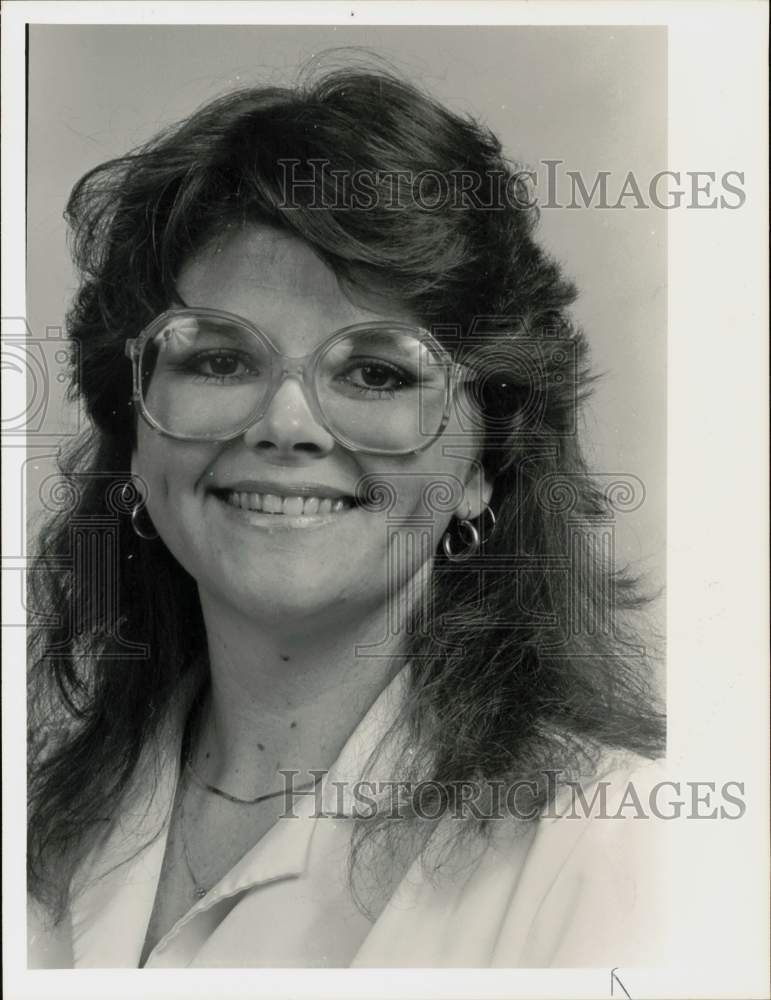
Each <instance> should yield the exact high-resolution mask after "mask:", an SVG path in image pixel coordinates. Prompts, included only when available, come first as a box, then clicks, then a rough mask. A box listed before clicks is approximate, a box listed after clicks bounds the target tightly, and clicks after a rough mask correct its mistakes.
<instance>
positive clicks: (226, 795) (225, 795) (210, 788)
mask: <svg viewBox="0 0 771 1000" xmlns="http://www.w3.org/2000/svg"><path fill="white" fill-rule="evenodd" d="M185 767H186V768H187V769H188V771H189V772H190V775H191V777H192V779H193V781H195V783H196V785H198V787H199V788H203V789H204V791H206V792H211V793H212V794H213V795H219V796H220V798H222V799H227V801H228V802H235V803H236V805H239V806H256V805H257V803H258V802H265V801H266V799H275V798H278V796H279V795H297V794H298V793H299V792H305V791H308V789H310V788H313V787H314V786H315V785H316V784H318V782H319V778H316V780H315V781H313V782H312V783H311V784H310V785H301V786H300V788H293V789H291V790H289V789H286V788H280V789H279V790H278V791H277V792H265V793H264V794H263V795H257V796H255V798H253V799H240V798H238V796H237V795H231V794H230V792H226V791H225V789H224V788H217V786H216V785H210V784H209V783H208V781H204V779H203V778H202V777H201V775H200V774H199V773H198V772H197V771H196V769H195V768H194V767H193V759H192V757H188V758H187V760H186V761H185Z"/></svg>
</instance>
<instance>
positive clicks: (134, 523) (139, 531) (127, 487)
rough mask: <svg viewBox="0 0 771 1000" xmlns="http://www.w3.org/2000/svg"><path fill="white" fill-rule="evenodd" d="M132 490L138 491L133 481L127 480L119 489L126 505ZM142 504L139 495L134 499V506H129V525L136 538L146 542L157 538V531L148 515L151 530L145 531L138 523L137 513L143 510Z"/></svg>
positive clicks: (129, 500)
mask: <svg viewBox="0 0 771 1000" xmlns="http://www.w3.org/2000/svg"><path fill="white" fill-rule="evenodd" d="M132 490H133V491H134V493H137V494H138V492H139V491H138V490H137V488H136V486H134V484H133V482H131V481H129V482H127V483H124V484H123V489H122V490H121V491H120V495H121V499H122V500H123V502H124V503H125V504H126V505H128V504H129V503H130V502H131V491H132ZM144 506H145V505H144V503H143V501H142V498H141V497H140V498H139V499H138V500H137V501H136V503H135V504H134V506H133V507H132V508H131V527H132V528H133V529H134V534H135V535H136V536H137V537H138V538H142V539H143V540H144V541H146V542H151V541H153V539H155V538H158V532H157V531H156V530H155V527H154V526H153V523H152V521H150V520H149V516H148V521H149V523H150V527H151V529H152V530H151V531H147V530H146V529H144V528H143V527H142V525H141V524H140V523H139V515H140V514H141V512H142V510H144Z"/></svg>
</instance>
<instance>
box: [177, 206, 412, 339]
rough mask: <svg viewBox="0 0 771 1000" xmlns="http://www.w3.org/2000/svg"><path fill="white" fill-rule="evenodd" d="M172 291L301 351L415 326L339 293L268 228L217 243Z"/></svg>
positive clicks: (394, 310) (322, 271) (381, 304)
mask: <svg viewBox="0 0 771 1000" xmlns="http://www.w3.org/2000/svg"><path fill="white" fill-rule="evenodd" d="M177 287H178V290H179V293H180V295H181V296H182V299H183V300H184V302H185V303H186V305H188V306H203V307H206V308H210V309H222V310H225V311H226V312H232V313H235V314H236V315H239V316H242V317H244V318H245V319H248V320H249V321H250V322H252V323H254V324H255V325H256V326H258V327H260V328H261V329H263V330H264V331H265V332H266V333H267V334H269V335H272V336H274V337H276V338H277V339H278V340H281V339H283V338H284V337H286V336H291V337H292V338H293V339H294V340H295V342H297V341H302V342H303V343H305V344H306V345H307V343H308V342H309V341H314V340H316V339H318V338H319V337H323V336H325V335H328V334H330V333H332V332H334V331H335V330H339V329H341V328H342V327H344V326H350V325H352V324H354V323H362V322H367V321H368V320H373V319H377V320H379V319H391V320H394V319H398V320H401V321H402V322H409V323H412V324H414V325H419V324H418V323H417V321H416V319H415V318H414V317H413V316H411V315H410V314H409V312H408V311H407V310H405V309H404V308H403V307H401V306H400V305H398V304H397V303H392V302H390V301H386V300H384V299H383V298H382V297H377V296H375V295H370V294H364V293H361V294H359V293H356V294H353V293H352V292H350V291H348V290H346V291H343V289H342V287H341V286H340V283H339V281H338V279H337V276H336V275H335V273H334V271H332V269H331V268H330V267H329V266H328V265H327V264H325V263H324V261H322V260H321V259H320V258H319V257H317V256H316V254H315V253H314V252H313V250H312V249H311V248H310V247H309V246H308V245H307V244H306V243H303V242H302V241H301V240H299V239H297V238H296V237H295V236H292V235H291V234H289V233H284V232H281V231H279V230H276V229H273V228H271V227H269V226H262V225H250V226H244V227H240V228H238V229H231V230H229V231H227V232H226V233H224V234H223V235H221V236H218V237H215V238H214V239H212V240H211V241H210V242H209V243H208V244H207V245H206V246H205V247H203V248H202V249H201V250H200V251H199V252H198V253H197V254H196V255H195V256H194V257H192V258H191V259H190V260H189V261H188V262H187V263H186V264H185V265H184V267H183V268H182V270H181V272H180V276H179V280H178V282H177Z"/></svg>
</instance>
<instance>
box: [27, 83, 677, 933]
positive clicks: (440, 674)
mask: <svg viewBox="0 0 771 1000" xmlns="http://www.w3.org/2000/svg"><path fill="white" fill-rule="evenodd" d="M322 167H323V169H322ZM288 169H289V170H290V171H291V172H292V176H294V177H295V178H297V177H299V178H301V179H303V180H308V179H313V184H311V185H308V184H303V183H299V184H296V185H295V186H294V187H293V188H292V190H288V177H289V176H290V174H289V173H288ZM298 171H299V173H298ZM357 171H358V172H360V174H361V173H362V172H364V173H366V174H367V175H368V177H369V178H370V181H369V187H368V189H367V192H366V194H367V199H366V200H367V204H366V206H365V208H366V210H363V209H362V207H361V206H360V205H356V204H354V203H353V202H352V201H351V200H350V199H347V200H346V199H345V198H344V199H342V201H341V199H340V191H339V178H340V177H343V176H351V175H352V174H353V173H354V172H357ZM459 177H477V178H480V179H484V180H485V181H487V180H490V181H491V183H490V184H489V185H486V186H484V188H479V189H478V190H477V193H476V194H474V193H473V192H470V191H469V190H467V189H464V188H463V185H461V186H460V196H459V197H458V196H457V195H458V190H459V188H458V185H457V184H455V181H456V180H457V179H458V178H459ZM449 181H453V185H454V186H452V192H453V198H452V199H448V198H447V197H446V195H447V192H448V191H449V190H450V187H451V185H450V184H449V183H448V182H449ZM492 182H494V183H492ZM418 185H419V190H418ZM483 190H484V192H485V194H484V195H483V194H482V193H481V192H482V191H483ZM485 199H486V200H485ZM319 201H321V203H322V207H323V210H321V211H320V210H319V209H318V206H319ZM67 218H68V221H69V223H70V226H71V230H72V234H73V256H74V259H75V262H76V264H77V267H78V269H79V272H80V275H81V282H80V287H79V290H78V292H77V295H76V297H75V299H74V302H73V305H72V308H71V311H70V313H69V315H68V333H69V336H70V338H71V339H72V341H73V342H74V343H75V344H77V345H78V350H79V357H78V360H77V363H76V364H73V368H72V384H71V394H72V395H73V396H74V395H79V396H80V397H81V398H82V400H83V402H84V404H85V407H86V409H87V413H88V415H89V417H90V420H91V423H92V427H91V428H90V429H89V431H88V432H87V434H86V435H85V436H84V437H83V438H82V439H81V440H80V441H79V442H78V443H77V445H76V447H74V448H72V449H71V450H70V451H69V452H68V453H66V454H63V455H62V456H60V470H61V473H62V475H63V476H64V479H65V482H66V483H68V484H69V485H70V486H71V487H72V490H71V492H72V497H73V500H72V504H71V505H70V507H69V508H68V509H67V510H63V511H61V512H60V513H59V514H58V515H56V516H54V517H52V518H51V519H50V521H49V522H48V523H47V525H46V526H45V527H44V529H43V530H42V531H41V533H40V536H39V539H38V545H37V552H36V562H35V564H34V566H33V572H32V573H31V574H30V580H31V590H32V593H31V598H30V606H31V607H32V608H33V609H36V610H38V611H39V610H41V609H46V610H49V609H55V610H56V612H57V619H56V620H55V621H54V622H53V623H50V622H49V623H46V624H45V625H42V626H38V627H35V628H31V653H30V671H29V685H30V694H29V698H30V701H29V704H30V712H29V718H30V739H29V762H30V781H29V791H30V811H29V853H28V859H29V869H28V870H29V886H30V891H31V893H32V894H33V895H34V896H35V897H36V898H38V899H39V900H41V901H43V902H45V903H46V904H47V905H48V906H49V907H50V908H51V910H52V911H53V912H54V913H55V914H58V915H61V914H62V913H63V912H64V910H65V909H66V906H67V902H68V893H69V884H70V880H71V875H72V873H73V871H74V868H75V866H76V865H77V863H78V861H79V859H81V858H82V857H83V854H84V851H85V850H86V849H87V847H88V845H89V843H90V842H91V841H92V838H93V837H94V836H95V835H96V834H97V833H98V832H99V831H100V830H103V829H104V826H103V823H104V818H105V817H108V816H110V815H113V814H114V811H115V809H116V808H117V806H118V805H119V803H120V801H121V797H122V796H123V795H124V794H125V792H126V790H127V788H128V786H129V781H130V779H131V777H132V775H133V774H134V771H135V769H136V766H137V762H138V760H139V756H140V751H141V750H142V748H143V747H144V746H145V745H146V744H147V743H148V742H149V741H151V740H152V739H153V738H154V736H155V734H156V733H157V731H158V726H159V723H160V721H161V719H162V718H163V717H164V712H165V711H166V709H167V708H168V706H169V705H170V703H171V701H172V699H173V698H174V694H175V690H177V687H178V683H179V681H180V679H181V678H182V677H183V676H184V675H189V674H190V672H191V671H193V670H195V669H196V666H195V665H196V663H197V662H198V661H199V660H200V657H201V653H202V651H205V649H206V635H205V628H204V623H203V619H202V615H201V609H200V605H199V601H198V594H197V589H196V584H195V581H194V580H193V579H192V578H191V577H190V576H189V575H188V574H187V573H186V572H185V571H184V570H183V569H182V568H181V567H180V565H179V564H178V563H177V562H176V560H175V559H174V558H173V557H172V556H171V554H170V553H169V551H168V549H167V548H166V547H165V545H164V544H163V542H162V540H160V539H158V540H156V541H151V542H146V541H141V540H140V539H138V538H137V537H136V536H135V535H134V533H133V532H132V530H131V527H130V525H129V523H128V518H127V517H126V516H122V517H119V518H118V517H116V514H115V496H116V490H117V489H118V488H119V487H120V486H121V485H122V484H124V483H125V482H126V481H127V480H128V479H129V475H130V473H129V470H130V456H131V450H132V446H133V444H134V441H135V433H136V430H135V420H136V414H135V412H134V409H133V403H132V387H131V372H130V365H129V363H128V362H127V360H126V358H125V357H124V343H125V340H126V339H127V338H128V337H135V336H136V335H137V333H138V332H139V331H140V330H141V329H142V328H143V327H144V326H145V325H146V324H147V323H148V322H149V321H150V320H151V319H152V318H154V317H155V316H156V315H157V314H158V313H159V312H160V311H162V310H163V309H164V308H167V307H168V306H169V305H170V304H173V303H175V302H178V301H179V298H178V295H177V293H176V290H175V278H176V276H177V275H178V273H179V271H180V267H181V266H182V264H183V263H184V262H185V261H186V260H187V259H188V258H189V257H190V255H191V254H192V253H194V252H195V251H196V250H198V249H200V248H201V247H202V246H203V244H204V243H205V242H206V241H208V240H209V239H211V238H212V237H213V236H216V235H218V234H221V233H222V232H223V231H224V230H226V229H227V228H230V227H234V226H240V225H243V224H248V223H252V222H256V223H263V224H265V223H267V224H269V225H271V226H274V227H278V228H280V229H282V230H284V231H286V232H289V233H292V234H294V235H295V236H296V237H299V238H300V239H301V240H303V241H304V242H305V243H306V244H307V245H308V246H310V247H311V248H312V249H313V251H314V252H315V253H316V254H317V255H318V256H319V257H320V258H321V259H322V260H323V261H325V262H326V263H327V264H328V265H329V267H330V268H332V270H333V271H334V272H335V274H336V275H337V277H338V279H339V280H340V281H341V283H342V284H343V287H346V288H348V289H349V290H355V289H365V290H367V291H369V292H376V293H384V294H387V295H388V296H389V298H391V299H396V300H397V301H399V302H401V303H403V304H404V305H405V306H407V307H409V309H410V310H411V311H412V313H413V314H414V315H416V316H417V317H419V318H420V319H421V321H422V322H423V324H424V325H425V326H427V327H429V328H431V329H432V330H433V331H434V332H435V334H436V336H437V337H438V338H439V339H440V340H443V342H444V343H445V344H446V345H447V346H448V348H449V349H450V350H451V351H452V352H453V353H454V354H456V355H460V354H462V355H464V356H465V357H467V358H470V359H471V360H472V361H473V362H474V364H475V365H476V367H477V371H478V372H479V378H478V379H477V382H476V388H477V390H478V392H477V394H476V397H475V401H476V403H477V404H478V406H479V408H480V409H481V412H482V414H483V418H484V430H485V438H484V447H483V452H482V456H481V461H482V463H483V465H484V467H485V469H486V471H487V472H488V473H489V475H490V477H491V478H493V479H494V491H493V496H492V500H491V506H492V508H493V509H494V510H495V512H496V514H497V518H498V523H497V525H496V528H495V531H494V532H493V533H492V535H491V537H490V539H489V541H488V542H487V543H486V545H485V547H484V551H483V555H482V556H481V557H480V558H481V559H482V561H483V562H484V565H485V566H486V567H487V571H486V572H484V573H480V572H479V561H477V562H476V563H473V564H469V565H465V564H462V563H454V562H451V561H449V560H448V559H447V558H446V557H445V556H444V554H443V553H442V551H441V549H439V550H438V551H437V553H436V557H435V560H434V564H433V570H432V579H431V589H432V599H431V600H430V601H426V602H424V603H422V604H421V605H420V606H419V607H416V608H415V609H414V610H413V611H412V612H411V615H412V618H413V621H412V622H411V627H408V628H406V629H405V633H404V635H405V639H404V643H405V654H406V655H407V657H408V659H409V662H410V664H411V668H410V678H409V690H408V697H407V699H406V702H405V707H404V711H403V714H402V717H401V720H400V721H401V723H402V724H405V725H406V726H407V727H408V731H409V733H410V737H411V738H410V740H409V743H410V747H411V753H410V756H409V759H407V757H404V758H403V759H402V760H401V767H402V771H401V772H400V774H404V775H405V776H408V775H409V774H417V773H418V772H420V774H421V776H422V777H429V778H432V779H434V780H435V781H437V782H439V783H441V784H447V785H448V787H451V785H452V783H453V782H462V781H464V780H477V781H478V780H480V779H490V780H496V779H501V778H504V779H511V778H512V777H514V778H517V779H519V778H530V777H531V776H533V775H537V774H538V773H539V772H540V771H541V769H542V768H544V767H548V768H561V769H563V770H566V771H569V772H570V773H576V772H582V773H586V770H587V767H588V768H591V766H592V764H593V762H594V761H596V759H597V758H598V756H599V755H600V754H601V753H602V752H603V750H604V749H605V748H608V747H612V748H623V749H626V750H630V751H634V752H636V753H640V754H642V755H645V756H651V757H652V756H656V755H657V754H658V753H659V752H660V750H661V747H662V742H663V732H664V727H663V721H662V715H661V714H660V712H659V710H658V708H657V705H656V699H655V697H654V690H655V686H654V684H653V683H652V679H651V667H652V661H651V657H650V656H647V655H646V650H645V648H644V644H643V643H642V641H641V640H640V639H639V636H638V633H637V631H635V630H633V629H632V623H631V613H632V612H634V611H638V610H642V609H643V607H644V605H645V603H646V601H647V600H648V599H649V598H648V597H646V595H644V594H643V593H642V592H641V587H640V581H639V580H638V579H636V578H635V577H634V576H632V575H631V574H630V573H629V572H628V570H627V569H621V568H619V567H617V566H614V565H613V563H612V561H611V559H609V558H608V553H607V552H606V551H605V550H604V549H603V547H602V545H601V544H600V543H599V542H598V533H601V532H602V531H603V530H607V527H608V524H609V523H610V522H612V520H613V517H614V512H615V509H616V508H615V507H614V489H615V490H617V489H618V488H619V484H618V482H616V483H608V482H605V481H603V479H602V477H595V478H593V477H592V476H590V475H589V473H588V471H587V468H586V466H585V463H584V460H583V458H582V454H581V451H580V447H579V443H578V440H577V437H576V413H577V408H578V406H579V405H580V403H581V401H582V400H583V398H584V397H585V396H586V394H587V392H588V391H589V387H590V383H591V376H590V375H589V371H588V367H587V348H586V343H585V340H584V336H583V334H582V333H581V332H579V331H577V330H575V329H574V328H573V326H572V324H571V321H570V318H569V316H568V313H567V309H568V307H569V306H570V305H571V303H572V302H573V300H574V298H575V295H576V292H575V289H574V287H573V285H572V284H571V283H570V282H569V281H567V280H565V278H564V277H563V276H562V273H561V270H560V267H559V266H558V265H557V264H556V263H555V262H554V261H553V260H551V259H550V258H549V257H548V256H547V255H546V254H545V253H544V251H543V250H542V249H541V248H540V247H539V246H538V245H537V243H536V242H535V241H534V238H533V232H534V228H535V225H536V223H537V209H536V208H535V207H534V206H533V204H532V191H531V190H530V188H529V186H528V183H527V178H526V177H525V176H524V174H520V173H518V172H517V169H516V166H515V165H513V164H512V163H510V162H509V161H508V160H507V159H506V158H505V156H504V154H503V152H502V149H501V146H500V143H499V142H498V140H497V139H496V137H495V136H494V135H492V134H491V133H490V132H489V131H487V130H486V129H485V128H483V127H482V126H480V124H479V123H477V122H475V121H474V120H472V119H470V118H461V117H459V116H458V115H456V114H454V113H451V112H450V111H448V110H447V109H445V108H444V107H442V106H440V105H439V104H438V103H436V102H435V101H434V100H433V99H431V98H430V97H429V96H427V95H426V94H424V93H422V92H421V91H420V90H419V89H417V88H416V87H414V86H412V85H411V84H408V83H406V82H404V81H402V80H400V79H398V78H397V76H396V75H394V74H392V73H391V72H387V71H382V70H380V69H378V70H366V69H353V70H351V69H343V70H337V71H334V72H331V73H326V74H325V75H324V76H322V77H321V78H319V79H316V80H310V81H309V82H308V81H306V82H304V83H302V84H301V85H298V86H297V87H296V88H294V89H284V88H276V87H267V88H252V89H245V90H240V91H237V92H235V93H229V94H228V95H226V96H224V97H222V98H220V99H218V100H215V101H214V102H212V103H210V104H208V105H207V106H205V107H203V108H202V109H201V110H199V111H197V112H196V113H195V114H193V115H192V116H191V117H189V118H187V119H186V120H184V121H183V122H181V123H180V124H178V125H176V126H175V127H173V128H170V129H168V130H167V131H165V132H163V133H162V134H160V135H159V136H157V137H156V138H154V139H152V140H151V141H150V142H148V143H147V144H146V145H144V146H142V147H141V148H139V149H137V150H136V151H134V152H132V153H130V154H129V155H126V156H124V157H121V158H119V159H115V160H112V161H110V162H108V163H104V164H102V165H100V166H98V167H96V168H94V169H93V170H91V171H90V172H89V173H88V174H86V175H85V176H84V177H83V178H82V179H81V180H80V181H79V182H78V183H77V184H76V186H75V188H74V190H73V192H72V194H71V197H70V200H69V203H68V206H67ZM622 488H623V484H622ZM626 500H627V502H629V500H630V498H629V497H628V496H627V497H626ZM99 518H106V519H108V520H109V521H110V523H112V524H117V527H116V531H117V548H116V550H117V551H118V553H119V555H120V558H119V560H118V562H117V565H116V566H115V567H114V572H115V574H116V581H117V592H118V595H119V598H120V600H119V604H120V608H121V611H122V612H123V614H122V616H121V618H120V619H119V621H118V622H117V623H116V622H115V621H114V620H112V618H111V615H113V611H112V610H111V607H110V605H109V602H105V601H104V600H101V599H100V597H99V595H98V594H96V593H95V592H94V579H93V572H94V571H93V568H92V567H90V566H89V565H87V563H86V562H85V561H81V562H80V563H78V562H77V561H76V563H75V569H74V570H73V571H71V572H69V573H68V574H63V573H61V571H60V570H58V569H57V568H56V567H57V565H58V566H61V564H62V559H67V558H70V556H71V551H70V549H71V545H72V525H73V523H75V522H78V521H82V522H84V523H89V522H92V521H94V520H95V519H99ZM78 567H80V568H78ZM440 635H441V641H440V639H439V638H438V637H439V636H440ZM129 648H134V649H140V650H142V649H143V650H145V652H146V655H145V656H144V658H143V659H141V662H133V663H132V661H131V660H130V659H127V658H126V650H127V649H129ZM538 787H539V788H541V784H539V785H538ZM547 797H548V790H545V789H543V790H542V791H539V792H538V793H537V795H536V799H537V801H538V802H539V803H541V804H543V802H545V801H546V799H547ZM482 825H484V824H482ZM390 826H391V827H392V828H393V827H394V826H399V827H401V826H402V825H401V824H390ZM378 829H379V827H378V823H377V821H374V822H373V821H363V820H362V821H361V823H359V824H357V829H356V837H355V840H354V850H353V852H352V855H351V858H352V864H353V863H354V862H355V860H356V857H357V856H359V852H360V850H361V848H362V847H363V845H364V844H365V843H367V842H371V843H375V842H378V841H379V838H378V837H377V836H376V834H377V831H378ZM380 832H381V834H382V833H383V828H382V825H381V828H380ZM391 832H392V831H389V836H390V835H391ZM370 838H371V840H370ZM383 843H384V842H383ZM354 868H355V865H354Z"/></svg>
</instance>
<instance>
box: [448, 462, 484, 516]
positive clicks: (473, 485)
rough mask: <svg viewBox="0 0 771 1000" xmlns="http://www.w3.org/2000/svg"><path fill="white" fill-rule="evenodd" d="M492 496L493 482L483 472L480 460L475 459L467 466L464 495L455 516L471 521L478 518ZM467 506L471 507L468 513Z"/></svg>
mask: <svg viewBox="0 0 771 1000" xmlns="http://www.w3.org/2000/svg"><path fill="white" fill-rule="evenodd" d="M492 495H493V480H492V478H491V477H490V476H489V475H488V473H487V472H486V471H485V469H484V467H483V465H482V461H481V459H479V458H476V459H474V460H473V461H472V462H471V463H470V464H469V474H468V477H467V479H466V489H465V494H464V497H463V499H462V500H461V502H460V505H459V508H458V510H457V511H456V516H457V517H461V518H463V517H468V518H470V519H471V520H473V519H474V518H476V517H479V515H480V514H481V513H482V511H483V510H484V509H485V507H486V506H487V505H488V504H489V503H490V497H491V496H492ZM469 506H470V507H471V511H470V512H468V508H469Z"/></svg>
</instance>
